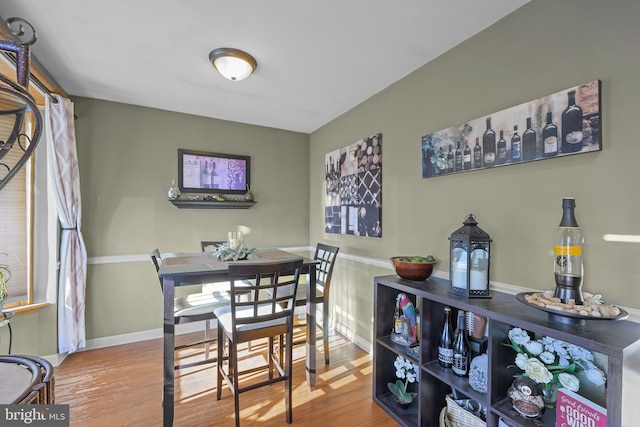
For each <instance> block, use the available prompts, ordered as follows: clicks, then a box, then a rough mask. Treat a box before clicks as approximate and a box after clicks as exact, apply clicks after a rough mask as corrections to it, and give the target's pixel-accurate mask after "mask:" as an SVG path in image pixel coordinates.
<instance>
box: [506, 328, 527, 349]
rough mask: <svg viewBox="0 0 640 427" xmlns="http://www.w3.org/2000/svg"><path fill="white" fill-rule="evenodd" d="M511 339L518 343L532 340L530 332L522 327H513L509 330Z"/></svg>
mask: <svg viewBox="0 0 640 427" xmlns="http://www.w3.org/2000/svg"><path fill="white" fill-rule="evenodd" d="M509 339H510V340H511V341H513V342H514V343H516V344H518V345H522V344H524V343H527V342H529V341H530V340H531V338H530V337H529V334H527V332H526V331H524V330H522V329H520V328H513V329H511V330H510V331H509Z"/></svg>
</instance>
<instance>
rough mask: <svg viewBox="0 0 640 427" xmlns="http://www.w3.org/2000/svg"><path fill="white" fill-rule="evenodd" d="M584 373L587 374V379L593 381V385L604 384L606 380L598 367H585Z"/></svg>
mask: <svg viewBox="0 0 640 427" xmlns="http://www.w3.org/2000/svg"><path fill="white" fill-rule="evenodd" d="M585 375H586V376H587V379H588V380H589V381H591V382H592V383H594V384H595V385H604V383H605V381H606V379H605V377H604V372H602V371H601V370H600V369H598V368H596V367H595V366H594V367H593V368H590V369H587V370H586V371H585Z"/></svg>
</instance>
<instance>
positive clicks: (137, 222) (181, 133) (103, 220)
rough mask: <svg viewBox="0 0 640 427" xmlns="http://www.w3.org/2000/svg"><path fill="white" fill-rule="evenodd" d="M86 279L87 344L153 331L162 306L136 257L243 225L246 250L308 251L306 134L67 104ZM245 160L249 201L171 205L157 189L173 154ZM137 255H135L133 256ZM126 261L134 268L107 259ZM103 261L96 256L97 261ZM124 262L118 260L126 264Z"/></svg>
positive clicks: (170, 174) (106, 105)
mask: <svg viewBox="0 0 640 427" xmlns="http://www.w3.org/2000/svg"><path fill="white" fill-rule="evenodd" d="M73 101H74V104H75V113H76V115H77V116H78V119H77V121H76V139H77V147H78V158H79V164H80V180H81V187H82V231H83V235H84V238H85V243H86V246H87V254H88V256H89V258H90V259H91V258H96V257H98V259H99V260H101V261H100V263H96V262H95V260H94V262H90V263H89V266H88V274H87V303H86V318H87V325H86V330H87V339H92V338H101V337H109V336H113V335H119V334H124V333H130V332H137V331H145V330H148V329H153V328H158V327H160V326H161V324H162V313H161V310H162V302H161V294H160V291H159V288H158V282H157V277H156V276H155V274H154V270H153V267H152V264H151V262H150V260H148V258H147V257H146V255H147V254H148V253H149V252H150V251H151V250H152V249H153V248H155V247H158V248H159V249H160V250H161V251H162V252H169V251H190V250H200V240H218V239H225V238H226V235H227V234H226V233H227V232H228V231H230V230H235V229H236V227H237V226H238V225H244V226H247V227H250V228H251V229H252V232H251V234H250V235H248V236H247V238H246V240H247V241H248V242H249V243H250V244H252V245H254V246H267V245H270V246H305V247H306V246H308V245H309V235H308V230H309V172H308V165H309V160H308V159H309V147H308V135H307V134H301V133H295V132H288V131H283V130H277V129H271V128H265V127H259V126H252V125H246V124H240V123H234V122H228V121H222V120H215V119H210V118H204V117H198V116H191V115H186V114H178V113H172V112H167V111H162V110H156V109H150V108H145V107H137V106H132V105H126V104H119V103H113V102H107V101H99V100H94V99H88V98H74V100H73ZM178 148H189V149H195V150H206V151H214V152H221V153H234V154H243V155H250V156H251V180H252V183H253V187H254V194H255V199H256V201H257V204H256V205H254V206H253V207H252V208H250V209H246V210H236V209H229V210H227V209H177V208H176V207H175V206H173V205H172V204H171V203H169V202H168V201H167V190H168V189H169V186H170V184H171V181H172V179H175V178H176V177H177V149H178ZM140 255H144V258H142V259H140ZM114 256H116V257H117V256H125V257H127V256H129V257H130V258H131V257H132V259H133V260H134V261H135V260H136V259H140V261H138V262H118V259H115V260H114V259H113V258H111V259H110V258H109V257H114ZM100 257H106V258H100ZM132 259H126V258H125V261H131V260H132Z"/></svg>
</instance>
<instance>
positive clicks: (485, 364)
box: [469, 353, 489, 393]
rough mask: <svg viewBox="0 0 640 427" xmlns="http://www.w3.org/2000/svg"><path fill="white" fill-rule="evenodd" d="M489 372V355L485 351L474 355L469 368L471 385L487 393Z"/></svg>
mask: <svg viewBox="0 0 640 427" xmlns="http://www.w3.org/2000/svg"><path fill="white" fill-rule="evenodd" d="M488 373H489V356H488V355H487V354H486V353H484V354H481V355H480V356H476V357H474V358H473V360H472V361H471V367H470V368H469V385H470V386H471V388H472V389H474V390H475V391H479V392H480V393H486V392H487V382H488Z"/></svg>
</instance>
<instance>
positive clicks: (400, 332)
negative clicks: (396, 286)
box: [391, 293, 417, 346]
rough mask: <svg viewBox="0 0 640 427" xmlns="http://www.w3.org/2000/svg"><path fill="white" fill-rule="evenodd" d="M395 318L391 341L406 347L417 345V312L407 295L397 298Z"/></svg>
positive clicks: (403, 294) (402, 294)
mask: <svg viewBox="0 0 640 427" xmlns="http://www.w3.org/2000/svg"><path fill="white" fill-rule="evenodd" d="M400 310H402V315H401V314H400ZM393 316H394V319H393V331H392V332H391V340H392V341H393V342H395V343H397V344H400V345H406V346H409V345H411V344H413V343H415V342H416V341H417V337H416V326H417V323H416V319H417V317H416V310H415V307H414V306H413V303H412V302H411V300H410V299H409V297H408V296H407V294H405V293H399V294H398V296H397V297H396V309H395V312H394V315H393Z"/></svg>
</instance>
